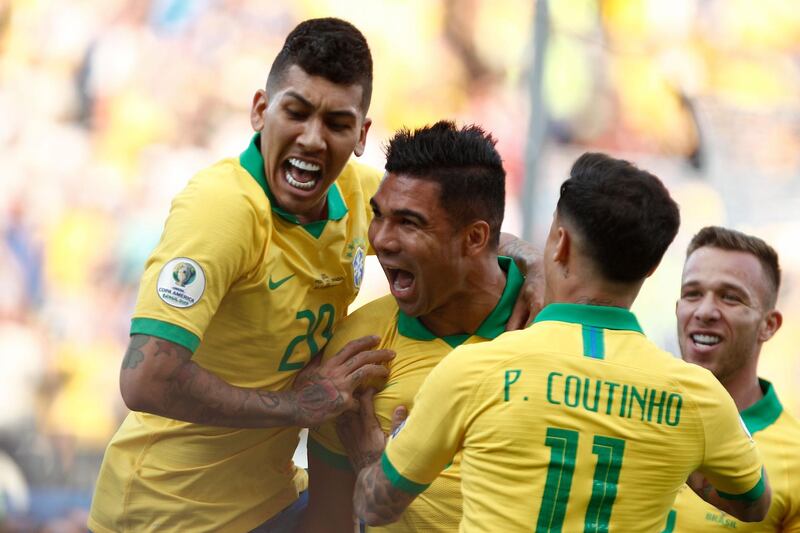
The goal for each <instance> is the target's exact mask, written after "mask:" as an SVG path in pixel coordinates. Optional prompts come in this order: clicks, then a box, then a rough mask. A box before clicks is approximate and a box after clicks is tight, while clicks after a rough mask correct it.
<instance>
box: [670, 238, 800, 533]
mask: <svg viewBox="0 0 800 533" xmlns="http://www.w3.org/2000/svg"><path fill="white" fill-rule="evenodd" d="M780 275H781V274H780V268H779V266H778V254H777V253H776V252H775V250H773V249H772V247H771V246H769V245H768V244H767V243H765V242H764V241H763V240H761V239H759V238H758V237H753V236H750V235H745V234H743V233H740V232H738V231H734V230H730V229H726V228H720V227H707V228H703V229H702V230H700V232H699V233H698V234H697V235H695V236H694V238H693V239H692V241H691V243H690V244H689V249H688V250H687V253H686V264H685V265H684V269H683V280H682V283H681V297H680V299H679V300H678V303H677V306H676V312H677V315H678V339H679V342H680V347H681V354H682V355H683V359H684V360H685V361H688V362H690V363H694V364H697V365H700V366H702V367H705V368H707V369H709V370H710V371H711V372H713V374H714V376H716V378H717V379H718V380H719V381H720V383H722V385H723V386H724V387H725V389H727V391H728V392H729V393H730V395H731V396H732V397H733V400H734V402H736V407H737V408H738V409H739V412H740V414H741V416H742V420H743V421H744V423H745V425H746V426H747V429H748V431H749V432H750V433H751V434H752V435H753V439H754V440H755V442H756V444H757V445H758V450H759V452H760V453H761V455H762V457H763V458H764V465H765V468H766V470H767V472H768V474H769V479H770V483H771V485H772V505H770V508H769V512H768V513H767V517H766V518H765V519H764V521H763V522H760V523H758V524H744V523H742V522H741V521H739V520H737V519H736V517H734V516H729V515H727V514H725V513H721V512H719V511H718V510H717V509H714V508H713V507H711V506H710V505H708V504H707V503H705V502H703V501H702V500H701V499H700V498H699V497H698V496H697V495H695V493H694V492H692V491H690V490H682V491H681V492H680V494H679V495H678V498H677V499H676V500H675V505H674V509H675V512H673V513H670V515H669V517H668V519H667V527H666V528H665V529H666V531H686V532H691V531H730V530H731V529H733V530H735V531H783V532H789V531H794V532H800V477H799V476H800V445H799V444H798V443H799V442H800V423H799V422H798V421H797V419H795V418H794V417H792V416H791V415H790V414H789V413H787V412H786V411H784V410H783V407H782V406H781V402H780V401H779V400H778V396H777V394H776V393H775V389H774V388H773V387H772V384H771V383H769V382H768V381H766V380H763V379H759V378H758V358H759V354H760V353H761V346H762V344H763V343H765V342H766V341H768V340H769V339H770V338H772V336H773V335H774V334H775V332H776V331H778V328H780V327H781V321H782V317H781V313H780V311H778V310H777V309H775V303H776V301H777V298H778V289H779V287H780Z"/></svg>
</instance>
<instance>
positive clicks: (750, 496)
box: [717, 467, 764, 502]
mask: <svg viewBox="0 0 800 533" xmlns="http://www.w3.org/2000/svg"><path fill="white" fill-rule="evenodd" d="M717 494H719V495H720V497H721V498H725V499H726V500H745V501H749V502H753V501H756V500H757V499H759V498H760V497H761V495H762V494H764V467H761V478H760V479H759V480H758V483H756V485H755V487H753V488H752V489H750V490H748V491H747V492H745V493H744V494H729V493H727V492H722V491H721V490H717Z"/></svg>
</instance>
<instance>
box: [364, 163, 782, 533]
mask: <svg viewBox="0 0 800 533" xmlns="http://www.w3.org/2000/svg"><path fill="white" fill-rule="evenodd" d="M678 224H679V216H678V207H677V205H676V204H675V202H674V201H673V200H672V199H671V198H670V197H669V194H668V192H667V190H666V189H665V188H664V186H663V185H662V184H661V182H660V181H659V180H658V179H657V178H656V177H655V176H653V175H651V174H649V173H647V172H645V171H642V170H639V169H637V168H636V167H634V166H633V165H631V164H629V163H628V162H626V161H621V160H617V159H613V158H610V157H608V156H605V155H603V154H584V155H583V156H581V157H580V158H579V159H578V160H577V161H576V162H575V165H574V166H573V167H572V170H571V173H570V178H569V179H568V180H566V181H565V182H564V183H563V185H562V186H561V192H560V198H559V200H558V205H557V208H556V211H555V214H554V217H553V223H552V225H551V228H550V233H549V235H548V237H547V244H546V247H545V251H544V270H545V278H546V290H545V301H546V303H548V304H549V305H547V306H546V307H545V308H544V310H543V311H542V312H541V313H539V315H538V316H537V317H536V320H535V322H534V324H533V325H532V326H530V327H529V328H527V329H525V330H523V331H518V332H510V333H507V334H504V335H502V336H500V337H498V338H497V339H495V340H492V341H489V342H485V343H481V344H475V345H470V346H461V347H458V348H456V349H455V350H454V351H452V352H451V353H450V354H448V355H447V356H446V357H445V358H444V359H443V360H442V361H441V362H440V363H439V365H437V366H436V368H434V369H433V371H432V372H431V373H430V374H429V375H428V377H427V379H426V381H425V382H424V383H423V385H422V387H421V389H420V391H419V393H418V395H417V397H416V398H415V405H414V408H413V409H412V410H411V412H410V416H409V418H408V420H407V421H406V423H405V425H404V427H402V428H401V430H400V431H399V432H397V433H396V435H395V436H394V437H393V438H392V439H391V440H389V442H388V444H387V446H386V449H385V451H384V453H383V454H382V455H381V456H380V459H378V460H376V461H374V462H372V463H371V464H369V465H368V466H366V467H364V468H363V469H361V471H360V473H359V474H358V478H357V482H356V494H355V501H354V505H355V509H356V512H357V514H358V515H359V516H360V517H362V518H363V519H364V520H365V521H366V522H367V523H369V524H383V523H388V522H391V521H393V520H396V519H397V517H399V516H400V515H401V513H402V512H403V510H404V509H405V508H406V507H407V506H408V505H409V503H410V502H411V501H413V499H414V498H415V497H416V495H417V494H419V493H421V492H423V491H424V490H425V489H426V488H427V487H428V486H429V485H430V483H431V482H433V481H434V480H435V479H436V477H437V476H438V475H439V473H440V472H441V471H442V470H443V469H445V468H446V466H447V465H448V463H449V462H450V461H451V460H452V459H453V458H454V457H455V456H456V455H457V454H459V453H461V454H462V460H461V477H462V484H461V488H462V493H463V518H462V522H461V528H462V531H504V532H513V531H533V530H535V531H631V532H632V531H658V530H660V528H661V527H663V524H664V521H665V519H666V516H667V513H668V512H669V510H670V506H671V504H672V502H673V500H674V498H675V495H676V494H677V492H678V490H679V488H680V487H681V486H682V485H683V482H684V480H686V479H687V476H688V475H689V474H690V473H692V472H693V471H695V470H699V471H700V472H701V473H702V474H703V475H704V476H705V477H706V478H707V479H708V480H710V482H711V484H712V485H713V486H712V487H710V490H709V491H708V493H709V494H708V496H707V497H708V498H709V499H711V500H716V499H719V500H721V502H723V503H722V504H721V505H723V506H724V509H725V511H726V512H729V513H731V514H734V515H736V516H738V517H740V518H741V519H743V520H746V521H753V520H760V519H761V518H763V516H764V515H765V513H766V510H767V508H768V506H769V501H770V496H769V495H770V491H769V488H768V484H767V483H766V480H765V478H763V477H762V464H761V460H760V458H759V456H758V453H757V451H756V448H755V444H754V443H753V442H752V440H751V439H750V438H749V436H748V435H747V433H746V431H745V430H744V428H743V427H742V426H741V424H740V421H739V417H738V413H737V411H736V406H735V405H734V403H733V401H732V400H731V399H730V397H729V396H728V395H727V394H725V390H724V389H723V388H722V386H721V385H720V384H719V383H718V382H717V381H716V380H715V379H714V377H713V376H712V375H711V374H710V373H709V372H707V371H705V370H704V369H701V368H699V367H696V366H693V365H689V364H687V363H685V362H683V361H680V360H677V359H675V358H674V357H672V356H671V355H670V354H668V353H666V352H664V351H662V350H660V349H659V348H657V347H656V346H655V345H654V344H653V343H651V342H650V341H648V340H647V338H646V337H645V336H644V334H643V333H642V331H641V328H640V327H639V324H638V322H637V320H636V318H635V316H634V315H633V314H632V313H631V312H630V311H629V310H628V309H629V308H630V306H631V304H632V303H633V301H634V299H635V298H636V295H637V294H638V292H639V289H640V288H641V285H642V283H643V282H644V280H645V279H646V278H647V276H649V275H650V274H651V273H652V272H653V271H654V270H655V268H656V266H657V265H658V263H659V261H660V260H661V257H662V256H663V254H664V252H665V251H666V249H667V247H668V246H669V244H670V242H672V240H673V238H674V236H675V234H676V232H677V229H678Z"/></svg>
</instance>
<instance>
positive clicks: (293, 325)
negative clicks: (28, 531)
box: [89, 135, 380, 533]
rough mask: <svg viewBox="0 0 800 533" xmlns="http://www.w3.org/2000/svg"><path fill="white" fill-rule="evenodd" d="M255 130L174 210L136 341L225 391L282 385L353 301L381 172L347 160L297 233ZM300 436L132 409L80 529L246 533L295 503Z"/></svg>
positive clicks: (137, 319) (151, 272) (151, 269)
mask: <svg viewBox="0 0 800 533" xmlns="http://www.w3.org/2000/svg"><path fill="white" fill-rule="evenodd" d="M258 143H259V135H256V136H255V137H254V138H253V140H252V142H251V144H250V146H249V147H248V148H247V150H245V151H244V152H243V153H242V154H241V156H240V158H239V159H226V160H223V161H221V162H219V163H217V164H216V165H214V166H212V167H210V168H208V169H206V170H204V171H202V172H200V173H198V174H197V175H196V176H194V177H193V178H192V180H191V181H190V182H189V184H188V185H187V187H186V188H185V189H184V190H183V192H181V193H180V194H179V195H178V196H177V197H176V198H175V200H174V201H173V203H172V208H171V210H170V214H169V217H168V219H167V222H166V226H165V229H164V233H163V234H162V237H161V242H160V243H159V244H158V246H157V248H156V249H155V251H154V252H153V254H152V255H151V256H150V258H149V259H148V261H147V264H146V267H145V273H144V276H143V278H142V282H141V287H140V290H139V297H138V301H137V304H136V310H135V312H134V318H133V321H132V325H131V334H146V335H152V336H155V337H160V338H164V339H167V340H170V341H173V342H175V343H177V344H180V345H182V346H185V347H186V348H189V349H190V350H192V351H193V352H194V356H193V358H192V359H193V361H195V362H196V363H197V364H199V365H200V366H202V367H203V368H205V369H207V370H209V371H211V372H213V373H214V374H216V375H217V376H219V377H220V378H222V379H224V380H225V381H227V382H228V383H231V384H233V385H238V386H242V387H253V388H261V389H269V390H273V391H280V390H285V389H287V388H288V387H290V386H291V383H292V380H293V378H294V376H295V374H296V373H297V372H298V371H299V370H300V369H301V368H303V366H305V364H306V363H307V362H308V361H309V359H310V358H311V356H312V355H313V354H315V353H317V352H318V351H319V350H320V349H322V348H323V347H324V346H325V343H326V342H327V341H328V339H330V337H331V335H332V331H333V327H334V325H335V324H336V323H337V321H338V320H339V319H341V318H342V317H344V315H345V313H346V311H347V306H348V305H349V304H350V303H351V302H352V301H353V299H354V298H355V295H356V294H357V292H358V288H359V285H360V283H361V278H362V275H363V272H364V268H363V266H364V256H365V254H366V252H367V228H368V225H369V222H370V219H371V209H370V208H369V203H368V202H369V199H370V198H371V196H372V195H373V194H374V192H375V190H376V189H377V187H378V184H379V181H380V173H379V172H378V171H376V170H372V169H369V168H367V167H364V166H362V165H357V164H355V163H352V162H350V163H348V164H347V166H346V167H345V169H344V171H343V172H342V174H341V175H340V176H339V178H338V179H337V181H336V182H335V185H334V186H333V187H331V189H330V191H329V193H328V219H327V220H323V221H319V222H314V223H311V224H305V225H302V224H300V223H299V222H298V221H297V219H296V218H295V217H294V216H293V215H291V214H289V213H287V212H285V211H283V210H281V209H280V208H278V207H277V206H276V205H275V203H274V200H273V197H272V194H271V192H270V191H269V189H268V187H267V182H266V179H265V177H264V170H263V169H264V163H263V159H262V157H261V154H260V152H259V148H258ZM298 431H299V430H298V428H289V427H284V428H270V429H232V428H224V427H212V426H205V425H200V424H191V423H187V422H181V421H177V420H172V419H169V418H162V417H159V416H155V415H151V414H147V413H139V412H133V413H130V414H129V415H128V417H127V418H126V419H125V421H124V422H123V424H122V426H121V427H120V429H119V430H118V431H117V433H116V435H115V436H114V437H113V438H112V440H111V443H110V444H109V446H108V448H107V450H106V454H105V458H104V461H103V465H102V467H101V471H100V476H99V479H98V482H97V486H96V489H95V495H94V500H93V503H92V510H91V514H90V519H89V527H90V528H91V529H92V530H93V531H95V533H100V532H111V531H113V532H121V531H145V530H148V531H156V530H157V531H167V530H181V531H192V532H193V533H194V532H200V531H215V532H218V531H247V530H250V529H252V528H253V527H256V526H257V525H259V524H261V523H263V522H264V521H266V520H267V519H268V518H270V517H271V516H272V515H274V514H275V513H277V512H278V511H280V510H281V509H283V508H285V507H286V506H287V505H289V504H290V503H292V502H293V501H294V500H295V499H296V498H297V495H298V492H300V491H302V490H305V488H306V484H307V478H306V473H305V471H304V470H303V469H298V468H296V467H295V466H294V464H293V463H292V460H291V458H292V455H293V453H294V449H295V447H296V446H297V443H298Z"/></svg>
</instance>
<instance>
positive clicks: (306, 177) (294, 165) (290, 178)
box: [283, 157, 322, 191]
mask: <svg viewBox="0 0 800 533" xmlns="http://www.w3.org/2000/svg"><path fill="white" fill-rule="evenodd" d="M320 169H321V167H320V166H319V165H317V164H316V163H311V162H308V161H303V160H302V159H297V158H296V157H290V158H289V159H287V160H286V161H285V162H284V163H283V170H284V176H285V177H286V183H288V184H289V185H291V186H292V187H294V188H295V189H300V190H301V191H310V190H311V189H313V188H314V187H315V186H316V184H317V182H318V181H319V179H320V178H321V177H322V172H320Z"/></svg>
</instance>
